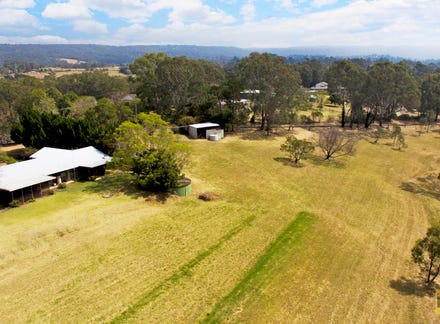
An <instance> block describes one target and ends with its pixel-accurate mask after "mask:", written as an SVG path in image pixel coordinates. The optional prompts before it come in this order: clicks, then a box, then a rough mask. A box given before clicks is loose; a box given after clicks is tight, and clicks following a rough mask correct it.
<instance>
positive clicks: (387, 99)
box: [364, 62, 420, 127]
mask: <svg viewBox="0 0 440 324" xmlns="http://www.w3.org/2000/svg"><path fill="white" fill-rule="evenodd" d="M364 92H365V94H366V102H365V104H366V107H367V108H368V111H367V116H366V120H365V126H366V127H368V126H369V125H370V124H371V123H372V122H374V121H376V120H377V121H378V122H379V125H381V126H382V123H383V122H384V121H390V120H391V118H392V117H393V116H394V115H395V113H396V110H397V109H398V108H400V107H405V108H407V109H415V108H417V107H418V106H419V104H420V90H419V87H418V84H417V82H416V80H415V79H414V77H412V76H411V75H410V74H409V73H408V70H407V68H406V66H405V65H404V64H399V63H397V64H393V63H390V62H380V63H376V64H374V65H373V66H372V67H371V70H370V71H369V73H368V80H367V82H366V86H365V88H364Z"/></svg>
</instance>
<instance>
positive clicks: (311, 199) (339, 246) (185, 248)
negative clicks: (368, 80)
mask: <svg viewBox="0 0 440 324" xmlns="http://www.w3.org/2000/svg"><path fill="white" fill-rule="evenodd" d="M404 132H405V133H406V142H407V144H408V148H405V149H404V150H402V151H398V150H393V149H392V147H391V146H390V143H389V142H390V140H386V139H382V140H381V141H380V142H379V144H371V143H369V142H368V141H367V140H361V141H360V142H359V144H358V147H357V152H356V154H355V155H354V156H347V157H343V158H339V159H336V160H334V161H323V160H322V158H321V157H320V152H319V151H315V153H314V157H312V158H310V159H308V160H305V161H304V162H303V167H301V168H297V167H293V166H292V165H290V164H289V163H288V162H287V161H286V159H285V156H284V154H283V153H282V152H281V151H280V150H279V147H280V144H281V143H283V141H284V137H281V136H279V137H261V138H257V137H255V138H254V137H252V136H245V137H244V138H243V137H242V136H232V137H227V138H225V139H224V140H222V141H219V142H208V141H204V140H196V141H190V144H191V146H193V148H194V154H193V158H192V163H191V165H190V166H189V167H188V168H187V170H186V172H185V174H186V176H188V177H190V178H191V179H192V180H193V184H192V186H193V195H192V196H190V197H187V198H175V197H171V198H169V199H168V200H166V201H164V200H161V199H157V200H156V199H152V198H149V199H146V197H144V196H142V195H141V194H139V193H138V192H136V191H135V190H133V188H132V186H131V184H130V183H129V182H130V177H127V176H123V177H122V176H120V175H117V174H116V175H113V176H111V177H108V178H104V179H103V180H101V181H98V182H94V183H75V184H72V185H70V186H68V188H67V190H66V191H60V192H57V193H56V194H55V195H53V196H50V197H47V198H44V199H38V200H37V201H36V202H34V203H29V204H27V205H25V206H22V207H20V208H17V209H9V210H4V211H0V232H1V233H2V234H1V235H0V301H1V302H0V319H1V322H14V323H21V322H74V323H79V322H114V323H117V322H124V323H125V322H153V323H164V322H165V323H175V322H183V323H193V322H247V323H256V322H261V323H266V322H277V323H282V322H289V323H307V322H313V323H314V322H336V323H339V322H356V323H365V322H388V323H414V322H424V323H427V322H434V321H435V320H438V318H437V317H436V316H438V315H435V300H434V297H433V295H432V293H431V292H430V291H427V290H426V289H424V288H423V286H422V285H421V284H420V280H419V278H418V276H417V274H418V270H417V268H416V266H415V265H414V264H413V263H412V262H411V260H410V250H411V248H412V246H413V245H414V242H415V240H416V239H418V238H420V237H422V236H423V235H424V234H425V232H426V229H427V227H428V226H429V223H430V222H432V221H434V220H436V219H438V217H439V215H440V193H439V192H440V191H439V185H438V183H437V181H439V180H437V175H438V172H439V164H440V156H439V155H438V153H439V152H440V135H439V132H438V130H435V131H434V132H431V133H429V134H424V135H422V136H418V134H417V132H415V131H414V130H412V129H404ZM205 191H210V192H213V193H215V194H217V195H218V199H216V200H214V201H209V202H204V201H201V200H198V199H197V194H198V193H202V192H205ZM104 197H108V198H104ZM158 198H160V197H158Z"/></svg>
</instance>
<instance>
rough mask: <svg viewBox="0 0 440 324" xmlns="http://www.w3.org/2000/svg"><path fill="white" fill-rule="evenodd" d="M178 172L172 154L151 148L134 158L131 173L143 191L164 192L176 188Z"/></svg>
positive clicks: (178, 177)
mask: <svg viewBox="0 0 440 324" xmlns="http://www.w3.org/2000/svg"><path fill="white" fill-rule="evenodd" d="M180 170H181V168H180V167H179V165H178V163H177V161H176V158H175V156H174V154H172V153H171V152H169V151H166V150H161V149H155V148H151V149H149V150H147V151H145V152H142V153H140V154H138V155H137V157H136V158H134V168H133V172H134V173H135V174H136V175H137V183H138V185H139V186H140V187H141V188H142V189H145V190H151V191H154V192H164V191H167V190H169V189H171V188H174V187H176V186H177V182H178V180H179V179H180Z"/></svg>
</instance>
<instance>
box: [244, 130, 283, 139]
mask: <svg viewBox="0 0 440 324" xmlns="http://www.w3.org/2000/svg"><path fill="white" fill-rule="evenodd" d="M240 137H241V139H243V140H248V141H273V140H275V138H276V136H275V135H273V134H269V135H267V132H266V131H261V130H256V131H254V130H253V131H247V132H245V133H243V134H241V136H240Z"/></svg>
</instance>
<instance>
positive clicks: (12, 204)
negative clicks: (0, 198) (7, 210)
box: [9, 199, 21, 208]
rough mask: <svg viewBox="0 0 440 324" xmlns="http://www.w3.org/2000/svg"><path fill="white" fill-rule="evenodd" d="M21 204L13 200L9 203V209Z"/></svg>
mask: <svg viewBox="0 0 440 324" xmlns="http://www.w3.org/2000/svg"><path fill="white" fill-rule="evenodd" d="M20 204H21V202H20V200H18V199H14V200H12V201H11V202H10V203H9V207H12V208H16V207H18V206H20Z"/></svg>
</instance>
